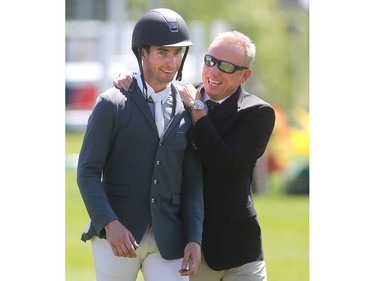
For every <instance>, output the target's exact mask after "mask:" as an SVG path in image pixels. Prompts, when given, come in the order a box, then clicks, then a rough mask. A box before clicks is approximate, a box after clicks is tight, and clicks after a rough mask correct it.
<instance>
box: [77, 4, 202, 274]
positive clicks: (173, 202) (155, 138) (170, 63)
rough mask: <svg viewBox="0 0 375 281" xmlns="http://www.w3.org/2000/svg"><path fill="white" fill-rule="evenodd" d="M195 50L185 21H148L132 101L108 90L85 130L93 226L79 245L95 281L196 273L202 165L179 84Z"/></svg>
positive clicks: (82, 177) (159, 15) (82, 161)
mask: <svg viewBox="0 0 375 281" xmlns="http://www.w3.org/2000/svg"><path fill="white" fill-rule="evenodd" d="M191 45H192V43H191V41H190V36H189V30H188V27H187V25H186V23H185V21H184V20H183V18H182V17H181V16H180V15H179V14H177V13H176V12H174V11H172V10H169V9H154V10H150V11H148V12H147V13H145V14H144V15H143V16H142V17H141V18H140V19H139V20H138V21H137V23H136V25H135V27H134V30H133V36H132V50H133V52H134V54H135V56H136V58H137V60H138V64H139V74H138V75H137V76H136V79H134V83H133V84H132V85H131V90H132V93H131V94H130V93H129V92H128V91H125V90H121V91H120V90H118V89H116V88H114V87H113V88H110V89H108V90H107V91H105V92H104V93H102V94H101V95H100V96H99V97H98V99H97V103H96V105H95V107H94V109H93V111H92V114H91V116H90V118H89V120H88V124H87V129H86V133H85V137H84V140H83V144H82V148H81V152H80V156H79V162H78V172H77V182H78V186H79V190H80V192H81V195H82V198H83V201H84V203H85V206H86V209H87V212H88V214H89V216H90V223H89V225H88V227H87V229H86V230H85V232H84V233H83V235H82V240H83V241H87V240H91V244H92V250H93V258H94V264H95V270H96V278H97V279H96V280H97V281H120V280H122V281H124V280H125V281H127V280H129V281H135V280H136V278H137V275H138V272H139V270H141V271H142V273H143V277H144V280H145V281H152V280H155V281H156V280H163V281H169V280H171V281H172V280H173V281H175V280H188V278H189V277H188V276H189V275H192V274H195V272H196V271H197V269H198V266H199V263H200V260H201V252H200V251H201V246H200V244H201V240H202V222H203V212H204V211H203V191H202V188H203V182H202V171H201V163H200V160H199V158H198V157H197V154H196V152H195V151H194V150H193V149H192V148H191V147H190V146H189V145H188V141H187V139H186V133H187V131H188V130H190V129H191V127H192V121H191V117H190V114H189V112H188V111H186V110H185V108H184V104H183V102H182V100H181V97H180V95H179V93H178V91H177V90H176V88H175V86H174V85H173V83H172V80H173V79H174V78H175V76H177V77H176V79H178V80H180V79H181V75H182V69H183V64H184V60H185V58H186V55H187V53H188V50H189V46H191ZM176 74H177V75H176ZM158 117H160V119H158ZM154 119H155V120H154ZM156 119H157V120H156Z"/></svg>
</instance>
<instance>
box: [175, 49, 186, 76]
mask: <svg viewBox="0 0 375 281" xmlns="http://www.w3.org/2000/svg"><path fill="white" fill-rule="evenodd" d="M188 52H189V46H186V50H185V53H184V56H183V57H182V61H181V66H180V68H179V69H178V72H177V76H176V80H177V81H181V79H182V69H183V67H184V63H185V59H186V56H187V54H188Z"/></svg>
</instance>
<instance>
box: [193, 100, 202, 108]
mask: <svg viewBox="0 0 375 281" xmlns="http://www.w3.org/2000/svg"><path fill="white" fill-rule="evenodd" d="M194 108H195V109H204V103H203V102H202V101H200V100H197V101H195V102H194Z"/></svg>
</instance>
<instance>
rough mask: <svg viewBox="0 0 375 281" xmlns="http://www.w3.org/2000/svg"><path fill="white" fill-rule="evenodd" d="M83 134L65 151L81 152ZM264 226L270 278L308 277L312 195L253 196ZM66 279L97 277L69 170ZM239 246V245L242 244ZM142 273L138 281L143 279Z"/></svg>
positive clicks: (301, 280)
mask: <svg viewBox="0 0 375 281" xmlns="http://www.w3.org/2000/svg"><path fill="white" fill-rule="evenodd" d="M82 137H83V135H82V134H69V133H67V134H66V153H68V154H70V153H78V151H79V149H80V146H81V142H82ZM254 201H255V206H256V209H257V212H258V219H259V222H260V224H261V227H262V233H263V246H264V254H265V260H266V265H267V271H268V280H269V281H308V280H309V197H308V196H287V195H283V194H272V195H256V196H255V198H254ZM65 214H66V217H65V220H66V238H65V239H66V258H65V263H66V281H77V280H79V281H94V280H95V272H94V267H93V261H92V256H91V244H90V242H87V243H84V242H82V241H81V240H80V237H81V233H82V231H83V229H84V227H85V225H86V223H87V221H88V215H87V213H86V210H85V207H84V205H83V201H82V199H81V196H80V194H79V190H78V187H77V184H76V170H74V169H67V170H66V209H65ZM239 246H240V245H239ZM142 280H143V278H142V276H141V274H140V275H139V277H138V279H137V281H142Z"/></svg>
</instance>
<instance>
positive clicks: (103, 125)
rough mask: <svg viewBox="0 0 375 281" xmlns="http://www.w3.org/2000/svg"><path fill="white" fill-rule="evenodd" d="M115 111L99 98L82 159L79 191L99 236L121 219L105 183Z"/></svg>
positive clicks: (78, 176)
mask: <svg viewBox="0 0 375 281" xmlns="http://www.w3.org/2000/svg"><path fill="white" fill-rule="evenodd" d="M115 109H116V107H115V106H114V105H113V104H111V103H110V102H108V101H107V100H105V99H103V98H102V97H99V98H98V102H97V104H96V105H95V107H94V109H93V112H92V114H91V115H90V117H89V120H88V124H87V128H86V133H85V136H84V139H83V143H82V147H81V151H80V154H79V159H78V168H77V183H78V187H79V190H80V193H81V196H82V198H83V201H84V203H85V206H86V209H87V212H88V214H89V216H90V219H91V221H92V224H93V226H94V228H95V231H96V232H97V234H99V233H101V232H102V230H103V228H104V226H105V225H106V224H107V223H108V222H110V221H112V220H115V219H117V216H116V215H115V213H114V212H113V211H112V209H111V207H110V205H109V202H108V200H107V196H106V193H105V190H104V188H103V186H102V181H101V178H102V173H103V170H104V169H105V165H106V160H107V157H108V154H109V152H110V146H111V141H112V130H113V123H114V119H115Z"/></svg>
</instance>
